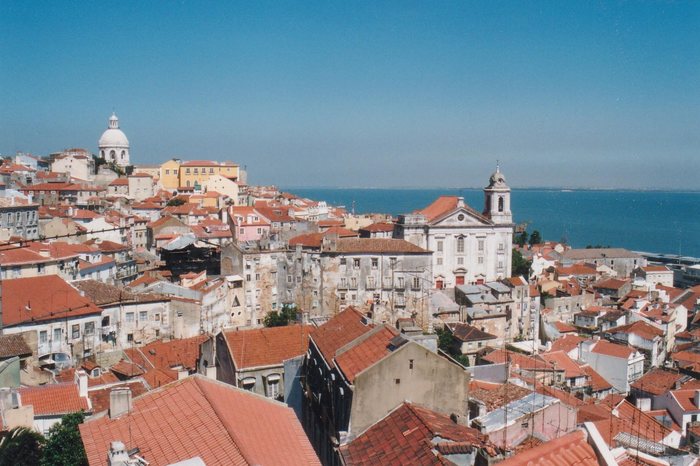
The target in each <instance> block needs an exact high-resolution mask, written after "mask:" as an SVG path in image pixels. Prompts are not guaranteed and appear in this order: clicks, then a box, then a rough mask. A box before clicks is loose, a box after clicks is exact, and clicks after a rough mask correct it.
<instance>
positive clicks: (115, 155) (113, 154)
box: [109, 150, 117, 160]
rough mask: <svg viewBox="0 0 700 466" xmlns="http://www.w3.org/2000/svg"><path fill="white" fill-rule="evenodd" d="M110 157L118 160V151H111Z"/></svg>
mask: <svg viewBox="0 0 700 466" xmlns="http://www.w3.org/2000/svg"><path fill="white" fill-rule="evenodd" d="M109 159H110V160H116V159H117V153H116V152H114V151H113V150H111V151H109Z"/></svg>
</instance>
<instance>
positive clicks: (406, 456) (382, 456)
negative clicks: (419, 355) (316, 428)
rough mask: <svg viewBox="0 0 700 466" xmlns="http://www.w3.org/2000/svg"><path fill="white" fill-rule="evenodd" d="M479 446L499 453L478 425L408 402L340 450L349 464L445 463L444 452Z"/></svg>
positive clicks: (349, 465) (469, 450)
mask: <svg viewBox="0 0 700 466" xmlns="http://www.w3.org/2000/svg"><path fill="white" fill-rule="evenodd" d="M477 448H483V449H484V450H485V451H486V452H487V454H488V455H489V456H495V455H496V454H497V448H496V447H495V446H494V445H493V444H491V443H490V442H489V441H488V437H486V436H485V435H482V434H481V433H480V432H479V431H477V430H476V429H473V428H470V427H466V426H462V425H459V424H456V423H454V422H452V420H450V418H449V417H447V416H445V415H442V414H438V413H436V412H434V411H431V410H429V409H426V408H423V407H421V406H418V405H415V404H412V403H407V402H406V403H403V404H401V405H399V406H398V407H397V408H396V409H395V410H394V411H392V412H391V413H389V415H387V416H386V417H385V418H384V419H382V420H380V421H378V422H377V423H375V424H374V425H372V426H371V427H370V428H368V429H367V430H365V431H364V432H363V433H362V434H360V435H359V436H358V437H357V438H355V439H354V440H353V441H352V442H350V443H348V444H346V445H343V446H341V447H340V453H341V455H342V457H343V460H344V464H346V465H348V466H374V465H380V464H381V465H396V466H399V465H408V464H411V465H442V464H446V463H445V462H444V461H443V460H444V458H442V457H441V456H442V455H449V454H452V453H457V454H459V453H471V452H472V451H473V450H475V449H477ZM447 464H451V463H447Z"/></svg>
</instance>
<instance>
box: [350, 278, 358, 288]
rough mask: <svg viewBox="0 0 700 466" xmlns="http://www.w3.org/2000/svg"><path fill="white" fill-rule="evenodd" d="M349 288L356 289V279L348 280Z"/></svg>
mask: <svg viewBox="0 0 700 466" xmlns="http://www.w3.org/2000/svg"><path fill="white" fill-rule="evenodd" d="M350 287H351V288H357V277H352V278H351V279H350Z"/></svg>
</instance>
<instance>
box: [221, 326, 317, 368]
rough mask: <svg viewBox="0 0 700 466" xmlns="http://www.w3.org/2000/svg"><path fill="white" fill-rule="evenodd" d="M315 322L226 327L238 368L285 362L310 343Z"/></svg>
mask: <svg viewBox="0 0 700 466" xmlns="http://www.w3.org/2000/svg"><path fill="white" fill-rule="evenodd" d="M312 329H313V327H312V326H311V325H289V326H285V327H269V328H259V329H251V330H234V331H224V332H223V335H224V338H225V339H226V343H227V344H228V347H229V350H230V351H231V356H232V357H233V360H234V362H235V364H236V368H238V369H239V370H240V369H245V368H251V367H260V366H272V365H281V364H282V362H283V361H285V360H287V359H291V358H293V357H296V356H300V355H302V354H304V353H305V352H306V350H307V349H308V347H309V333H311V330H312Z"/></svg>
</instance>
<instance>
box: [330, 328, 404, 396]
mask: <svg viewBox="0 0 700 466" xmlns="http://www.w3.org/2000/svg"><path fill="white" fill-rule="evenodd" d="M396 335H398V332H397V331H396V330H394V329H393V328H391V327H389V326H388V325H382V326H381V327H378V328H375V329H373V330H372V333H371V335H369V336H367V338H364V339H360V338H358V340H361V341H358V342H357V344H355V345H353V346H352V347H350V348H348V349H345V351H343V352H342V353H340V354H338V353H337V352H336V357H335V364H336V366H337V367H338V368H339V369H340V370H341V371H342V373H343V374H344V375H345V378H346V379H347V380H348V382H350V383H351V384H352V383H353V382H354V381H355V376H356V375H357V374H359V373H360V372H362V371H363V370H365V369H367V368H368V367H370V366H371V365H373V364H374V363H376V362H377V361H379V360H381V359H383V358H384V356H386V355H387V354H389V353H390V352H391V349H390V343H391V340H392V339H393V338H394V337H395V336H396Z"/></svg>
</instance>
